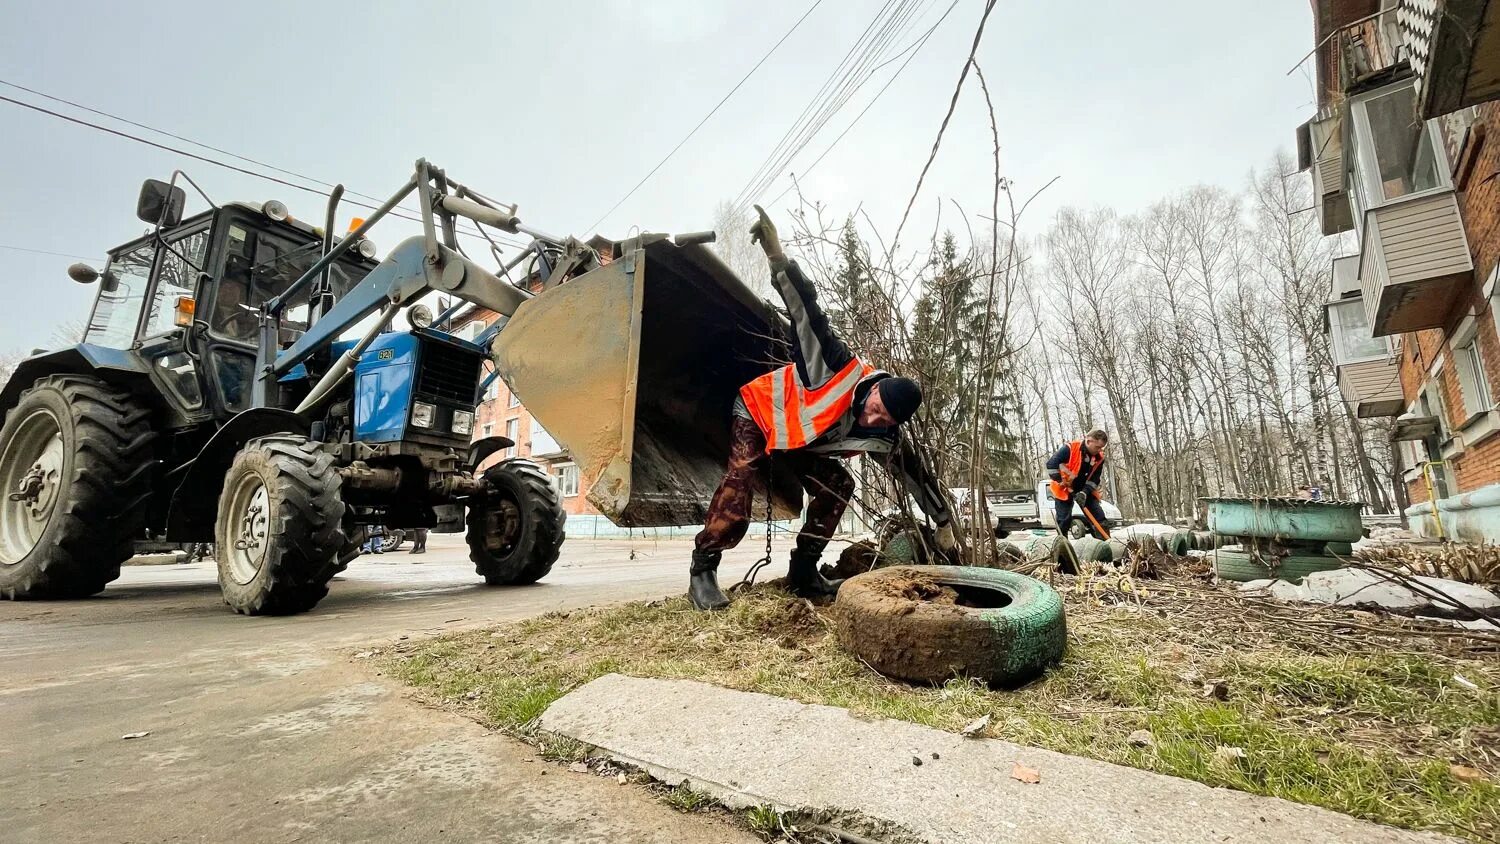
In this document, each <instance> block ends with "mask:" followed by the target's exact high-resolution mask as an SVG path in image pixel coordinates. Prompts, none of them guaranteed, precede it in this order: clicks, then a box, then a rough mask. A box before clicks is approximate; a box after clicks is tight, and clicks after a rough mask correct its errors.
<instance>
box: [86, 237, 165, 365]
mask: <svg viewBox="0 0 1500 844" xmlns="http://www.w3.org/2000/svg"><path fill="white" fill-rule="evenodd" d="M155 257H156V244H154V243H151V242H149V241H148V242H145V243H142V244H140V245H138V246H136V247H135V248H133V249H130V250H129V251H126V252H119V253H116V254H114V255H111V256H110V259H109V265H108V266H107V267H105V269H104V275H103V278H102V280H101V282H100V286H99V298H98V299H97V300H96V301H95V302H94V312H93V314H92V315H90V316H89V324H88V328H87V329H86V330H85V331H84V335H83V341H84V342H85V343H93V344H95V345H98V346H104V347H107V348H111V349H128V348H130V347H131V346H132V345H134V343H135V329H136V325H137V324H138V323H139V322H140V321H141V310H142V308H143V306H144V305H145V304H146V288H147V286H148V285H149V284H150V281H151V264H152V261H153V259H154V258H155Z"/></svg>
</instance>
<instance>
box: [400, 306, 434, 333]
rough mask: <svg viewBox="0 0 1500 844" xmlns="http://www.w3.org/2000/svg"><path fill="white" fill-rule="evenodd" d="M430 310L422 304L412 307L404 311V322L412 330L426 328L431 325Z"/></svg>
mask: <svg viewBox="0 0 1500 844" xmlns="http://www.w3.org/2000/svg"><path fill="white" fill-rule="evenodd" d="M432 320H433V316H432V308H429V307H427V306H426V305H423V304H416V305H412V306H411V307H410V308H407V309H406V321H407V322H409V323H411V324H412V327H414V328H428V327H431V325H432Z"/></svg>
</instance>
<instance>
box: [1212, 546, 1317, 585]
mask: <svg viewBox="0 0 1500 844" xmlns="http://www.w3.org/2000/svg"><path fill="white" fill-rule="evenodd" d="M1343 567H1344V564H1343V563H1342V562H1340V561H1339V559H1338V558H1337V557H1323V556H1315V555H1295V554H1294V555H1289V556H1286V557H1283V558H1281V561H1280V562H1279V563H1278V564H1277V566H1276V569H1275V571H1272V570H1271V568H1270V567H1269V566H1267V565H1265V564H1264V563H1262V562H1260V561H1259V560H1257V559H1256V558H1254V557H1252V556H1250V554H1249V553H1247V552H1245V551H1225V550H1224V549H1222V548H1221V549H1219V550H1218V551H1215V552H1214V575H1215V576H1217V577H1218V578H1219V579H1220V580H1232V581H1235V582H1236V583H1248V582H1249V581H1252V580H1271V579H1276V580H1286V581H1289V582H1291V583H1301V582H1302V578H1304V577H1306V576H1308V575H1309V574H1312V573H1313V572H1315V571H1332V570H1333V569H1339V568H1343Z"/></svg>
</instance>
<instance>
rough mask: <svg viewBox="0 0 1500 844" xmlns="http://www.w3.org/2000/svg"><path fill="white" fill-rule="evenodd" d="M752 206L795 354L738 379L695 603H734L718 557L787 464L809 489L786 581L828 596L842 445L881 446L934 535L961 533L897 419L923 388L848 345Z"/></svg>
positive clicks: (755, 233) (698, 543) (912, 408)
mask: <svg viewBox="0 0 1500 844" xmlns="http://www.w3.org/2000/svg"><path fill="white" fill-rule="evenodd" d="M755 211H756V213H757V214H759V215H760V219H759V221H757V222H756V224H755V225H754V226H752V227H751V229H750V236H751V239H752V240H754V241H756V242H758V243H760V245H761V248H762V249H764V250H765V252H766V257H767V258H768V259H769V260H770V262H771V281H772V283H773V284H774V285H775V287H776V292H777V293H779V294H780V295H781V298H782V301H783V302H785V303H786V308H787V314H788V315H789V316H790V317H791V322H792V332H791V339H792V362H791V363H789V364H787V365H785V366H782V367H780V368H778V369H773V370H771V371H770V372H767V373H766V374H765V375H762V376H760V377H759V378H756V379H755V380H754V381H751V382H750V383H748V384H746V385H744V386H743V387H741V388H740V395H739V399H738V400H737V401H736V402H735V406H734V419H733V421H732V425H731V428H730V447H729V448H730V451H729V467H728V469H727V471H726V472H725V473H724V480H723V481H722V482H721V483H720V484H719V488H718V490H717V491H715V492H714V497H713V500H712V501H711V502H710V503H709V506H708V516H707V518H706V519H705V520H704V524H703V530H701V531H699V532H698V536H697V538H696V539H695V541H694V550H693V565H692V569H691V577H690V579H689V583H688V596H689V597H690V598H691V599H692V601H693V606H695V607H697V608H698V609H700V610H711V609H720V608H722V607H726V606H728V605H729V599H728V598H727V597H726V596H725V595H724V592H723V591H722V590H721V589H720V588H719V578H718V569H719V558H720V556H721V555H722V554H723V552H724V550H725V549H727V548H733V547H734V546H735V545H738V544H739V542H740V540H741V539H743V538H744V536H745V532H746V531H747V530H748V529H749V526H750V520H751V513H750V503H751V500H752V498H753V496H754V493H755V491H756V489H764V488H765V482H766V475H767V472H768V471H774V472H775V473H776V474H777V475H778V476H780V475H781V473H783V472H787V473H791V474H792V475H794V476H795V477H796V478H797V480H798V481H799V482H800V483H801V485H802V488H803V489H804V490H806V491H807V494H808V496H809V501H808V503H807V510H806V512H805V513H804V515H803V522H802V530H801V532H799V533H798V534H797V547H796V548H795V549H794V550H793V551H792V556H791V562H790V564H789V565H788V567H787V584H788V587H789V588H790V589H791V590H792V591H793V592H795V593H796V594H798V595H802V596H804V597H809V598H812V597H826V596H831V595H833V594H835V593H836V592H837V591H838V588H839V583H840V581H836V580H828V579H827V578H825V577H823V575H822V574H821V573H819V571H818V565H817V564H818V559H819V557H821V556H822V554H823V549H824V548H825V547H826V546H827V545H828V538H829V537H830V536H832V535H833V531H834V529H835V528H836V527H837V526H838V522H839V517H840V516H842V515H843V513H844V508H845V506H847V504H848V502H849V496H850V494H852V493H853V491H854V478H853V477H852V476H850V474H849V472H848V470H846V469H845V468H844V467H843V466H842V465H841V464H840V462H839V460H838V458H841V457H852V456H854V455H856V454H870V455H875V456H878V457H879V458H880V459H881V460H882V462H883V463H884V465H885V466H886V467H887V468H888V469H889V470H890V471H891V473H892V475H894V476H895V477H896V479H897V480H898V481H900V482H901V485H902V486H903V487H905V488H906V490H907V491H909V492H910V493H911V495H912V496H913V497H914V498H915V499H916V501H917V504H918V506H919V507H921V509H922V511H923V512H924V513H926V514H927V516H928V517H929V518H931V519H932V520H933V522H934V523H935V524H936V525H937V542H938V545H939V547H941V548H942V550H944V551H952V550H953V549H954V548H955V547H956V545H957V541H956V538H955V537H954V535H953V521H952V518H951V516H950V514H949V512H948V504H947V499H946V498H945V497H944V495H943V490H942V488H941V487H939V486H938V485H937V483H936V481H935V480H934V479H933V478H932V477H931V476H930V475H929V473H928V472H927V469H926V466H925V464H924V463H923V461H922V460H921V459H920V456H919V455H918V454H917V453H916V452H915V450H913V448H912V446H911V443H910V442H909V441H908V440H906V439H903V438H902V437H901V434H900V428H899V426H900V424H901V423H902V422H905V421H906V420H908V419H910V418H911V416H912V414H914V413H916V411H917V407H918V405H920V404H921V402H922V388H921V387H920V386H918V385H917V382H915V381H913V380H911V379H910V378H898V377H896V376H893V375H891V374H890V373H889V372H884V371H881V370H878V369H875V368H874V367H872V366H870V365H869V364H867V363H865V362H864V361H862V360H860V359H859V358H857V357H855V356H854V354H853V353H852V352H850V351H849V347H848V346H847V345H845V344H844V342H843V341H842V340H840V339H839V338H838V337H837V336H836V335H835V334H834V333H833V329H832V328H831V327H830V326H829V324H828V317H827V316H826V315H825V314H824V313H823V309H822V308H821V307H820V306H819V305H818V298H817V295H816V294H815V293H814V291H813V286H812V283H811V282H809V281H808V280H807V278H806V277H805V276H803V275H802V270H801V269H800V268H798V266H797V263H796V262H795V261H791V260H788V259H787V257H786V255H785V254H784V253H783V252H782V250H781V242H780V241H779V240H778V239H777V236H776V227H775V225H773V224H772V223H771V220H770V218H769V217H767V216H766V212H765V211H763V210H761V208H760V206H758V205H757V206H755ZM772 455H774V459H775V465H774V467H771V466H770V463H771V457H772Z"/></svg>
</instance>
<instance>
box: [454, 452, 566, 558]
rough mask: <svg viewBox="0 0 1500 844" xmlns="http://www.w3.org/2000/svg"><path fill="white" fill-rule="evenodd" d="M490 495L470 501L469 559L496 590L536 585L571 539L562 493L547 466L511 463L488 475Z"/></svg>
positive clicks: (498, 465)
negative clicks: (567, 533)
mask: <svg viewBox="0 0 1500 844" xmlns="http://www.w3.org/2000/svg"><path fill="white" fill-rule="evenodd" d="M484 479H485V481H486V482H488V485H489V488H490V492H489V493H488V494H486V495H485V496H483V497H482V498H481V497H476V498H475V499H474V500H472V501H470V502H469V518H468V527H469V529H468V535H467V538H468V541H469V559H470V560H471V561H473V563H474V571H475V573H476V574H478V575H480V576H481V577H483V578H484V582H485V583H488V584H489V585H491V586H518V585H522V584H527V583H535V582H537V581H538V580H541V579H542V578H543V577H546V576H547V572H549V571H551V570H552V564H553V563H555V562H557V557H558V555H559V554H561V553H562V543H563V538H564V537H565V534H564V532H563V523H564V522H565V521H567V518H568V514H567V513H565V512H564V511H563V508H562V503H561V501H560V500H559V498H558V495H557V488H556V487H554V486H553V485H552V482H551V480H549V479H548V477H547V472H546V470H544V469H543V468H542V467H541V466H538V465H537V464H535V463H532V462H531V461H530V460H506V461H504V462H502V463H499V464H497V465H495V466H493V467H492V468H490V469H489V470H488V471H486V472H485V473H484Z"/></svg>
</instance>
